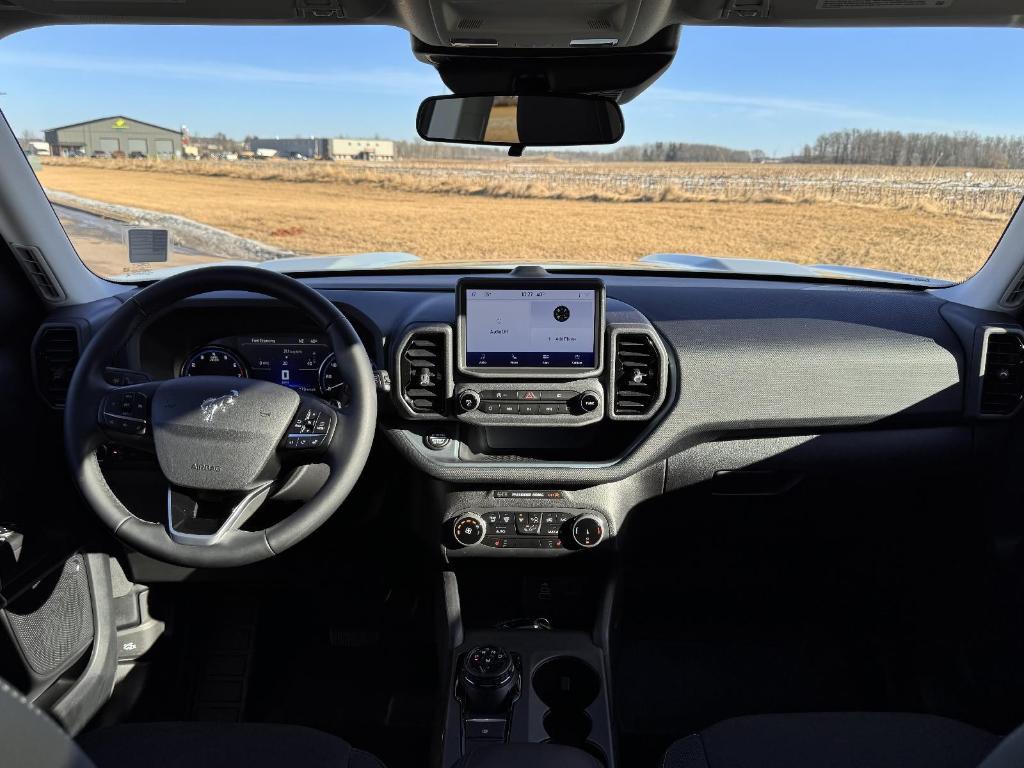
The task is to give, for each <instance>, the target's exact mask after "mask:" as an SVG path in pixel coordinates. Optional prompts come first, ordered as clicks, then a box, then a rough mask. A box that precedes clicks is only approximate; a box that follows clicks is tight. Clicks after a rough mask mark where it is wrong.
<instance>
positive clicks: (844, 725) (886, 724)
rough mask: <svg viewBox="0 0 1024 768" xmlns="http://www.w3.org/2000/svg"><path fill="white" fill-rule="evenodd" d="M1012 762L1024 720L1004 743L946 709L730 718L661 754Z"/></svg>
mask: <svg viewBox="0 0 1024 768" xmlns="http://www.w3.org/2000/svg"><path fill="white" fill-rule="evenodd" d="M997 747H998V749H997ZM993 750H995V751H993ZM986 758H987V759H986ZM1009 766H1013V768H1024V728H1022V729H1021V730H1020V731H1016V732H1014V733H1013V734H1012V735H1011V736H1009V737H1007V738H1006V739H1005V740H1003V742H1002V744H1000V737H998V736H995V735H994V734H991V733H988V732H987V731H983V730H981V729H979V728H975V727H974V726H971V725H967V724H965V723H960V722H957V721H956V720H949V719H947V718H944V717H933V716H930V715H914V714H881V713H866V712H865V713H853V712H851V713H821V714H791V715H757V716H754V717H738V718H734V719H732V720H724V721H722V722H720V723H718V724H717V725H713V726H711V727H710V728H708V729H707V730H705V731H702V732H700V733H695V734H693V735H692V736H687V737H686V738H685V739H680V740H679V741H677V742H675V743H674V744H673V745H672V746H671V747H669V748H668V751H667V752H666V753H665V757H664V759H663V761H662V768H979V767H980V768H1009Z"/></svg>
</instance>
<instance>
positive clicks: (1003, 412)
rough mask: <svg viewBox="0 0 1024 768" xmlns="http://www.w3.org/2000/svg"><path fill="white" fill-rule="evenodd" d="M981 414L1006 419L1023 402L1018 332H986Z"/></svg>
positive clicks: (1023, 359) (1023, 351)
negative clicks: (1004, 417)
mask: <svg viewBox="0 0 1024 768" xmlns="http://www.w3.org/2000/svg"><path fill="white" fill-rule="evenodd" d="M984 350H985V360H984V363H983V367H982V372H981V412H982V413H983V414H986V415H988V416H1009V415H1010V414H1011V413H1013V412H1014V411H1015V410H1017V407H1018V406H1019V405H1020V403H1021V400H1022V399H1024V336H1022V335H1021V333H1020V332H1019V331H1007V330H1005V329H1003V328H989V329H988V330H986V331H985V345H984Z"/></svg>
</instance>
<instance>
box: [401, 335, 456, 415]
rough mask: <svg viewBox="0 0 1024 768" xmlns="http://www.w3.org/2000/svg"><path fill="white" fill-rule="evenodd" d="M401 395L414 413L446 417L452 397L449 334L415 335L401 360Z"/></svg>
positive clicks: (409, 341)
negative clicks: (446, 403) (449, 376)
mask: <svg viewBox="0 0 1024 768" xmlns="http://www.w3.org/2000/svg"><path fill="white" fill-rule="evenodd" d="M398 365H399V376H400V377H401V387H400V390H399V391H400V392H401V395H402V399H403V400H405V403H406V405H408V406H409V409H410V410H411V411H412V412H413V413H422V414H432V415H437V416H443V415H444V413H445V401H446V399H447V396H448V367H449V366H448V334H447V333H445V332H444V330H442V329H436V330H435V329H423V330H420V331H413V332H412V333H411V334H409V336H408V338H407V339H406V342H405V345H404V346H403V347H402V352H401V355H400V356H399V363H398Z"/></svg>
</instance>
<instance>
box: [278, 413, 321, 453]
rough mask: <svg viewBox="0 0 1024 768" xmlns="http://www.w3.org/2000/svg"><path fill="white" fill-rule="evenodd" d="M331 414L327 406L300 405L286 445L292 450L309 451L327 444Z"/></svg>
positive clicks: (290, 426) (285, 442) (286, 447)
mask: <svg viewBox="0 0 1024 768" xmlns="http://www.w3.org/2000/svg"><path fill="white" fill-rule="evenodd" d="M330 431H331V416H330V413H328V411H327V410H326V409H325V408H317V407H315V406H310V405H300V406H299V411H298V413H297V414H296V416H295V419H294V420H293V421H292V423H291V424H290V425H289V426H288V434H287V435H286V436H285V439H284V447H285V449H287V450H292V451H309V450H313V449H315V448H322V447H323V446H324V445H326V444H327V434H328V433H329V432H330Z"/></svg>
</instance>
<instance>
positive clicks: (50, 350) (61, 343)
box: [33, 325, 79, 408]
mask: <svg viewBox="0 0 1024 768" xmlns="http://www.w3.org/2000/svg"><path fill="white" fill-rule="evenodd" d="M78 354H79V349H78V329H76V328H75V327H74V326H72V325H49V326H46V327H44V328H43V329H42V330H41V331H40V332H39V335H38V336H36V340H35V344H34V345H33V357H34V362H35V374H36V386H37V387H38V388H39V394H41V395H42V396H43V399H44V400H45V401H46V402H47V403H49V405H50V406H51V407H53V408H63V407H64V401H65V400H66V399H67V394H68V385H69V384H70V383H71V374H72V373H73V372H74V370H75V363H77V362H78Z"/></svg>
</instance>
